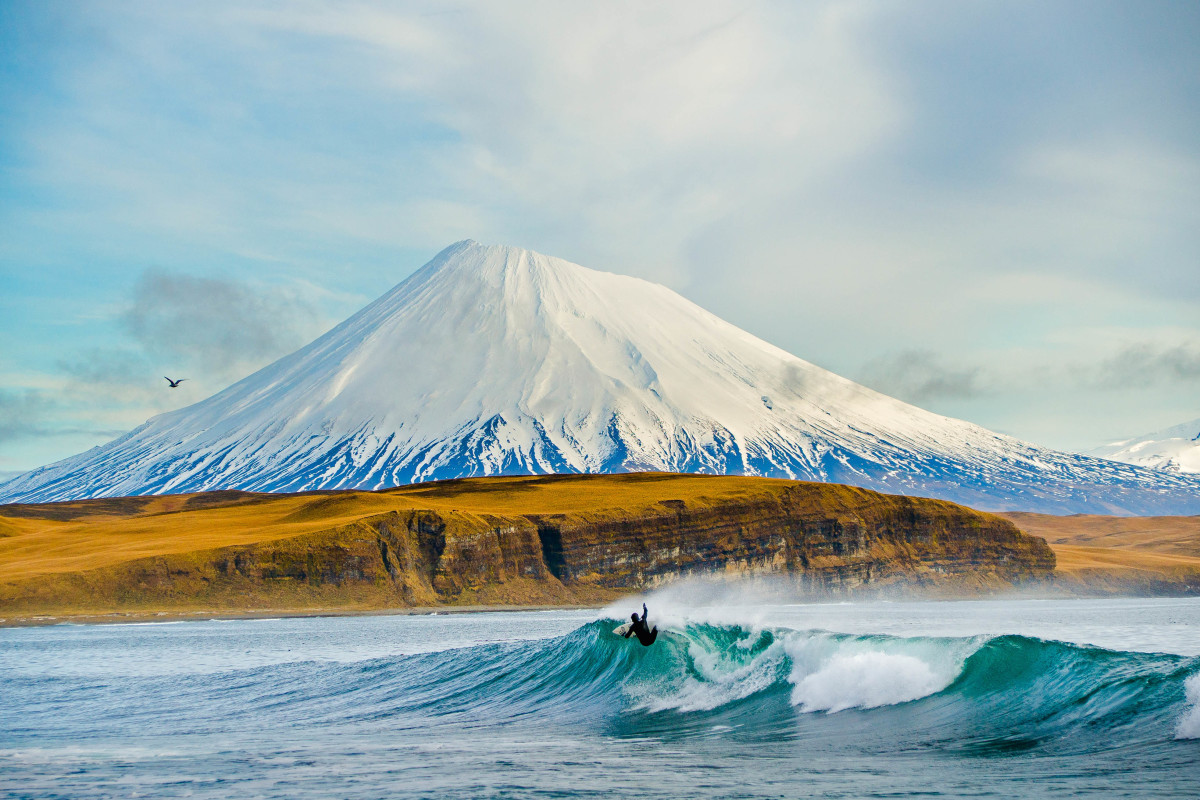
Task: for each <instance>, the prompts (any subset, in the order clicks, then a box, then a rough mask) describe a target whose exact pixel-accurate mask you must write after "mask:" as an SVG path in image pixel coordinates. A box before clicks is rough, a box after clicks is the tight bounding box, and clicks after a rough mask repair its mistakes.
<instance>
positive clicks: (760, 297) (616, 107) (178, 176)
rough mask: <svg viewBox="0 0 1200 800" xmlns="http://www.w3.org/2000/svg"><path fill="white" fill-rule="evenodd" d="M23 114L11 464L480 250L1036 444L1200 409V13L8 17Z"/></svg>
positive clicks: (3, 96) (65, 11)
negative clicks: (496, 249)
mask: <svg viewBox="0 0 1200 800" xmlns="http://www.w3.org/2000/svg"><path fill="white" fill-rule="evenodd" d="M0 107H2V108H3V111H4V113H3V114H0V288H2V289H3V291H2V292H0V471H5V470H19V469H28V468H32V467H34V466H38V465H40V464H43V463H47V462H49V461H52V460H56V459H58V458H62V457H65V456H67V455H71V454H73V453H75V452H78V451H80V450H82V449H85V448H87V447H90V446H93V445H96V444H99V443H101V442H103V441H106V440H107V439H109V438H111V437H113V436H114V435H117V434H118V433H120V432H123V431H125V430H128V429H129V428H131V427H133V426H135V425H137V424H139V423H140V422H142V421H144V420H145V419H146V418H148V417H149V416H151V415H153V414H155V413H159V412H161V411H165V410H168V409H170V408H174V407H178V406H180V405H183V404H186V403H189V402H194V401H196V400H199V399H201V398H203V397H205V396H207V395H208V394H211V393H212V392H215V391H217V390H219V389H221V388H223V387H224V386H226V385H228V384H229V383H230V382H231V381H233V380H235V379H237V378H239V377H241V376H243V375H245V374H248V373H249V372H250V371H252V370H253V369H256V368H257V367H259V366H262V365H263V364H265V363H268V362H269V361H270V360H272V359H274V358H276V357H278V356H280V355H282V354H284V353H286V352H289V351H290V350H291V349H294V348H295V347H297V346H299V345H302V344H304V343H305V342H307V341H308V340H309V339H310V338H312V337H313V336H315V335H317V334H318V333H320V332H321V331H323V330H324V329H325V328H327V327H328V326H329V325H330V324H332V323H334V322H336V321H338V320H340V319H342V318H344V317H345V316H347V315H348V314H350V313H352V312H353V311H354V310H356V309H357V308H358V307H360V306H361V305H362V304H364V303H365V302H367V301H369V300H370V299H373V298H374V297H375V296H377V295H379V294H381V293H382V292H384V291H386V290H387V289H388V288H390V287H391V286H392V285H394V284H395V283H397V282H399V281H400V280H402V279H403V278H405V277H406V276H407V275H408V274H409V273H411V272H412V271H413V270H415V269H416V268H417V267H419V266H420V265H421V264H423V263H424V262H425V261H426V260H427V259H428V258H429V257H431V256H432V255H433V254H434V253H436V252H437V251H438V250H440V249H442V248H443V247H444V246H446V245H447V244H449V243H451V242H453V241H457V240H459V239H463V238H474V239H478V240H480V241H483V242H488V243H505V244H514V245H519V246H523V247H529V248H532V249H535V250H539V251H541V252H545V253H549V254H552V255H557V256H561V257H563V258H567V259H569V260H572V261H576V262H578V263H581V264H584V265H585V266H590V267H593V268H598V269H604V270H609V271H613V272H621V273H626V274H633V275H638V276H641V277H645V278H648V279H650V280H655V281H658V282H661V283H665V284H667V285H669V286H671V287H672V288H674V289H675V290H676V291H679V292H680V293H681V294H683V295H684V296H686V297H688V298H690V299H692V300H694V301H695V302H697V303H699V304H700V305H703V306H705V307H706V308H708V309H710V310H711V311H713V312H715V313H717V314H718V315H720V316H722V317H724V318H726V319H728V320H729V321H731V322H733V323H735V324H737V325H740V326H741V327H743V328H746V329H747V330H750V331H751V332H753V333H755V334H757V335H759V336H761V337H763V338H765V339H767V340H768V341H771V342H773V343H775V344H777V345H779V346H781V347H783V348H785V349H787V350H790V351H791V352H793V353H795V354H797V355H799V356H801V357H803V358H806V359H808V360H810V361H813V362H815V363H817V364H820V365H821V366H824V367H827V368H829V369H832V370H834V371H836V372H839V373H841V374H843V375H846V376H847V377H850V378H853V379H855V380H859V381H862V382H864V383H867V384H868V385H871V386H874V387H875V388H878V389H881V390H883V391H886V392H888V393H890V394H894V395H896V396H898V397H901V398H902V399H905V400H908V401H910V402H915V403H917V404H918V405H921V406H924V407H926V408H930V409H932V410H934V411H938V412H940V413H945V414H949V415H952V416H957V417H962V418H965V419H968V420H971V421H973V422H976V423H979V424H981V425H984V426H986V427H989V428H992V429H994V430H999V431H1002V432H1005V433H1009V434H1013V435H1016V436H1020V437H1022V438H1025V439H1028V440H1030V441H1033V442H1036V443H1038V444H1043V445H1050V446H1056V447H1062V448H1068V449H1073V448H1087V447H1091V446H1095V445H1098V444H1101V443H1103V442H1106V441H1110V440H1114V439H1119V438H1123V437H1128V436H1133V435H1137V434H1141V433H1145V432H1147V431H1150V430H1155V429H1157V428H1162V427H1166V426H1168V425H1172V424H1175V423H1178V422H1182V421H1184V420H1187V419H1193V418H1195V417H1197V416H1200V400H1197V398H1200V136H1197V134H1196V132H1197V131H1198V130H1200V4H1196V3H1195V2H1139V3H1127V2H1122V3H1105V2H1077V3H1071V2H1029V3H1022V2H1012V1H1008V2H973V3H961V2H922V1H920V0H915V1H913V2H904V3H899V2H828V3H823V2H806V3H782V2H777V3H738V4H732V3H704V2H679V3H644V2H637V3H635V2H628V3H609V4H596V3H566V2H546V3H519V2H513V3H479V4H475V3H431V2H424V3H363V4H358V3H337V4H333V3H320V2H288V3H284V2H269V3H248V2H239V3H228V4H222V3H202V4H190V3H162V2H154V3H137V2H120V3H103V2H87V3H72V2H53V0H51V1H49V2H47V1H46V0H38V1H37V2H21V1H20V0H8V1H7V2H5V3H3V4H0ZM162 375H173V376H174V375H186V376H187V377H188V378H189V381H188V382H187V383H184V384H183V385H182V387H181V388H180V389H179V390H176V391H170V392H168V391H167V390H166V389H165V382H164V381H162V379H161V376H162Z"/></svg>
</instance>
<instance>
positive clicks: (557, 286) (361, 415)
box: [0, 241, 1200, 513]
mask: <svg viewBox="0 0 1200 800" xmlns="http://www.w3.org/2000/svg"><path fill="white" fill-rule="evenodd" d="M629 470H665V471H676V472H710V473H732V474H750V475H768V476H782V477H795V478H802V479H811V480H821V481H836V482H842V483H851V484H856V485H859V486H865V487H870V488H877V489H881V490H884V491H890V492H901V493H907V494H919V495H926V496H935V497H943V498H946V499H951V500H957V501H961V502H965V503H968V504H971V505H975V506H978V507H982V508H992V509H1026V510H1034V509H1042V510H1054V511H1127V512H1137V513H1148V512H1152V511H1156V512H1165V511H1167V510H1171V511H1172V512H1174V513H1197V512H1200V479H1198V478H1191V477H1188V476H1178V475H1170V474H1167V473H1161V472H1155V471H1151V470H1146V469H1141V468H1138V467H1134V466H1128V465H1123V464H1117V463H1114V462H1110V461H1104V460H1099V459H1092V458H1087V457H1084V456H1077V455H1068V454H1065V453H1059V452H1055V451H1050V450H1044V449H1040V448H1036V447H1034V446H1032V445H1029V444H1025V443H1023V442H1019V441H1017V440H1014V439H1011V438H1008V437H1005V436H1000V435H997V434H994V433H991V432H989V431H986V430H984V429H982V428H980V427H978V426H975V425H972V424H970V423H967V422H962V421H960V420H954V419H948V418H946V417H941V416H938V415H935V414H931V413H929V412H926V411H923V410H921V409H919V408H916V407H914V406H910V405H907V404H905V403H902V402H900V401H898V400H894V399H892V398H890V397H886V396H884V395H881V394H879V393H877V392H874V391H871V390H870V389H867V388H865V387H863V386H859V385H858V384H855V383H853V382H851V381H848V380H846V379H844V378H841V377H839V376H837V375H835V374H833V373H831V372H828V371H826V370H824V369H821V368H819V367H816V366H814V365H813V364H810V363H808V362H806V361H802V360H801V359H799V358H796V357H795V356H793V355H791V354H789V353H786V352H784V351H783V350H780V349H779V348H777V347H774V346H772V345H770V344H767V343H766V342H764V341H762V340H760V339H757V338H755V337H754V336H751V335H750V334H748V333H746V332H745V331H742V330H740V329H739V328H736V327H734V326H733V325H730V324H729V323H727V322H724V321H723V320H721V319H718V318H717V317H715V316H713V315H712V314H710V313H708V312H707V311H705V310H703V309H702V308H699V307H698V306H696V305H694V304H693V303H690V302H689V301H687V300H685V299H684V298H682V297H680V296H679V295H677V294H675V293H674V292H672V291H671V290H669V289H667V288H665V287H663V286H658V285H655V284H652V283H648V282H646V281H643V280H638V279H636V278H630V277H624V276H619V275H612V274H608V273H603V272H595V271H592V270H589V269H585V268H584V267H581V266H578V265H576V264H572V263H569V262H566V261H563V260H561V259H557V258H550V257H547V256H543V255H540V254H538V253H533V252H530V251H528V250H521V249H518V248H514V247H490V246H484V245H480V244H478V243H476V242H472V241H465V242H459V243H458V244H455V245H452V246H451V247H449V248H447V249H446V250H444V251H442V252H441V253H440V254H438V255H437V256H436V257H435V258H434V259H433V260H432V261H430V262H429V263H428V264H427V265H425V266H424V267H423V268H422V269H420V270H419V271H418V272H416V273H414V274H413V275H412V276H411V277H409V278H408V279H407V280H405V281H404V282H403V283H401V284H400V285H398V286H396V287H395V288H394V289H392V290H391V291H390V292H388V293H387V294H385V295H384V296H383V297H381V298H379V299H378V300H376V301H375V302H374V303H372V304H370V305H369V306H367V307H366V308H364V309H363V310H362V311H360V312H358V313H357V314H355V315H354V316H352V317H351V318H349V319H348V320H346V321H345V322H343V323H342V324H341V325H338V326H337V327H336V328H334V329H333V330H331V331H330V332H329V333H327V334H325V335H324V336H322V337H320V338H319V339H317V340H316V341H314V342H313V343H312V344H310V345H308V346H307V347H305V348H303V349H301V350H299V351H297V352H295V353H293V354H292V355H290V356H287V357H285V358H282V359H280V360H279V361H277V362H275V363H274V364H271V365H270V366H268V367H266V368H264V369H262V370H260V371H258V372H256V373H255V374H253V375H251V376H249V377H247V378H245V379H244V380H242V381H240V382H238V383H236V384H234V385H233V386H231V387H229V388H228V389H226V390H224V391H222V392H220V393H218V394H216V395H214V396H212V397H210V398H208V399H207V400H204V401H202V402H200V403H197V404H195V405H193V406H190V407H188V408H184V409H180V410H178V411H174V412H171V413H168V414H163V415H161V416H158V417H155V418H153V419H151V420H150V421H149V422H147V423H146V424H144V425H142V426H141V427H139V428H137V429H136V430H134V431H132V432H130V433H129V434H127V435H125V436H123V437H121V438H119V439H117V440H115V441H113V442H110V443H109V444H107V445H104V446H102V447H98V448H93V449H92V450H89V451H87V452H85V453H82V454H80V455H77V456H74V457H72V458H69V459H66V460H64V461H61V462H58V463H57V464H52V465H50V466H47V467H43V468H41V469H38V470H35V471H33V472H30V473H27V474H25V475H23V476H20V477H18V478H16V479H14V480H12V481H10V482H8V483H6V484H3V485H0V502H16V501H48V500H66V499H74V498H84V497H99V496H116V495H130V494H148V493H153V494H162V493H173V492H188V491H198V490H204V489H216V488H238V489H249V490H259V491H299V490H305V489H335V488H372V489H373V488H382V487H388V486H395V485H398V484H404V483H411V482H416V481H426V480H434V479H441V478H455V477H461V476H473V475H495V474H512V473H528V472H532V473H548V472H612V471H629ZM1183 509H1190V512H1185V511H1183Z"/></svg>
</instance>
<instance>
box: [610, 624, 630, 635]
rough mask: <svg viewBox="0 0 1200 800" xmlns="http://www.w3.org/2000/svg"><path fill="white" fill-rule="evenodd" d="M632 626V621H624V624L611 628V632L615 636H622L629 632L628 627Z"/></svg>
mask: <svg viewBox="0 0 1200 800" xmlns="http://www.w3.org/2000/svg"><path fill="white" fill-rule="evenodd" d="M632 627H633V623H632V622H626V623H625V624H624V625H618V626H617V627H615V628H613V633H615V634H616V635H617V636H624V635H625V634H627V633H629V629H630V628H632Z"/></svg>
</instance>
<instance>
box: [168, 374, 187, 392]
mask: <svg viewBox="0 0 1200 800" xmlns="http://www.w3.org/2000/svg"><path fill="white" fill-rule="evenodd" d="M163 380H165V381H166V382H167V383H169V384H171V386H170V388H172V389H178V388H179V384H181V383H183V382H184V381H186V380H187V378H179V379H178V380H174V381H173V380H171V379H170V378H168V377H167V376H166V375H163Z"/></svg>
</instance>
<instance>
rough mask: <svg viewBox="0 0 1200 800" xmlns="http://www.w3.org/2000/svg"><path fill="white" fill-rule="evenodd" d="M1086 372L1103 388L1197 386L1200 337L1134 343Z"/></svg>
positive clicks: (1199, 377)
mask: <svg viewBox="0 0 1200 800" xmlns="http://www.w3.org/2000/svg"><path fill="white" fill-rule="evenodd" d="M1084 374H1085V375H1086V378H1087V379H1088V380H1089V381H1090V382H1092V383H1094V384H1095V385H1097V386H1100V387H1103V388H1120V389H1125V388H1128V387H1130V386H1144V387H1154V386H1162V385H1164V384H1191V385H1192V386H1193V387H1195V385H1196V384H1197V383H1200V339H1198V340H1196V341H1189V342H1181V343H1179V344H1175V345H1164V344H1160V343H1156V342H1139V343H1137V344H1131V345H1128V346H1127V347H1125V348H1123V349H1122V350H1121V351H1120V352H1118V353H1116V354H1115V355H1112V356H1110V357H1108V358H1106V359H1104V360H1103V361H1102V362H1101V363H1100V364H1099V365H1097V366H1096V367H1094V368H1092V369H1090V370H1088V371H1086V372H1085V373H1084ZM1193 391H1194V388H1193ZM1198 405H1200V403H1198Z"/></svg>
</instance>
